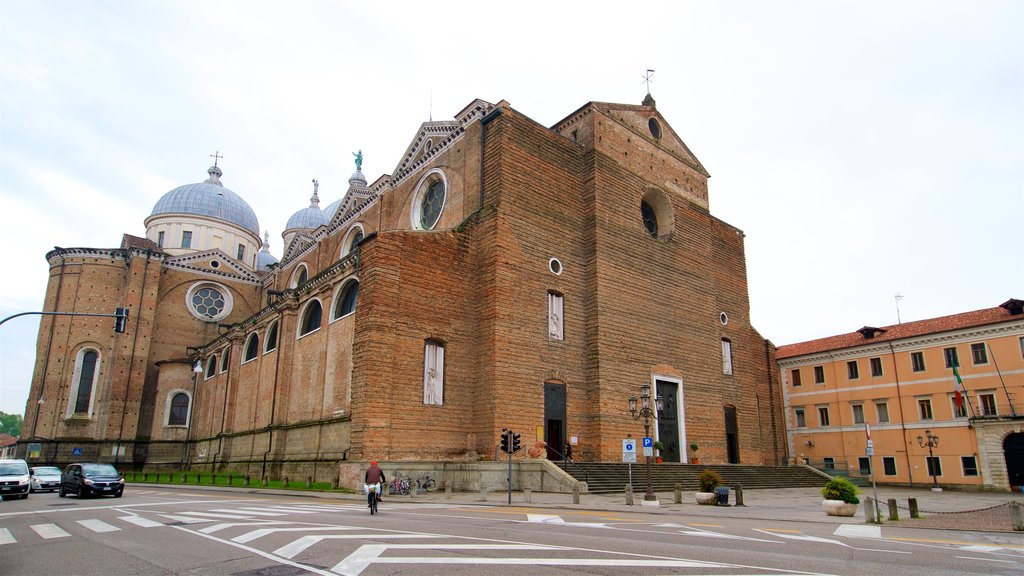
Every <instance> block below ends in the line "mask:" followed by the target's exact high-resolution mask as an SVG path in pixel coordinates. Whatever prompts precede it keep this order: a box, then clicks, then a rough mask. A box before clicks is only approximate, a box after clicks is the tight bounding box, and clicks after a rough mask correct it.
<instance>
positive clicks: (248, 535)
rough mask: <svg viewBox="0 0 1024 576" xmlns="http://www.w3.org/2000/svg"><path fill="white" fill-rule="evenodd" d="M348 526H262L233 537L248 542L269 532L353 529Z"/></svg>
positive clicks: (235, 540) (239, 541) (234, 539)
mask: <svg viewBox="0 0 1024 576" xmlns="http://www.w3.org/2000/svg"><path fill="white" fill-rule="evenodd" d="M352 529H353V528H350V527H348V526H303V527H301V528H260V529H258V530H253V531H252V532H246V533H245V534H242V535H241V536H235V537H234V538H232V539H231V541H232V542H238V543H240V544H245V543H246V542H252V541H253V540H255V539H257V538H262V537H264V536H266V535H267V534H274V533H276V532H300V531H301V532H305V531H307V530H352Z"/></svg>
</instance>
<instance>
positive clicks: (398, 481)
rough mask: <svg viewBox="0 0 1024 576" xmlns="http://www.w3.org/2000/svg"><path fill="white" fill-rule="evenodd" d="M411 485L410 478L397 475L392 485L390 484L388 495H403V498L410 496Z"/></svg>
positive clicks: (392, 480)
mask: <svg viewBox="0 0 1024 576" xmlns="http://www.w3.org/2000/svg"><path fill="white" fill-rule="evenodd" d="M410 484H411V481H410V480H409V477H408V476H405V475H403V474H401V473H396V474H395V477H394V478H392V479H391V483H390V484H388V494H401V495H403V496H408V495H409V486H410Z"/></svg>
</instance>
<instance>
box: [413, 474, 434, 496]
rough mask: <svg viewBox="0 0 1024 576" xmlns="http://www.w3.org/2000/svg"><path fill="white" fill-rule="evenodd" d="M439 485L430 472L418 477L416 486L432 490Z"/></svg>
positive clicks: (421, 489)
mask: <svg viewBox="0 0 1024 576" xmlns="http://www.w3.org/2000/svg"><path fill="white" fill-rule="evenodd" d="M436 485H437V483H436V482H434V479H433V478H431V477H430V475H429V474H422V475H420V477H419V478H417V479H416V488H417V489H418V490H419V491H423V492H430V491H431V490H433V489H434V487H435V486H436Z"/></svg>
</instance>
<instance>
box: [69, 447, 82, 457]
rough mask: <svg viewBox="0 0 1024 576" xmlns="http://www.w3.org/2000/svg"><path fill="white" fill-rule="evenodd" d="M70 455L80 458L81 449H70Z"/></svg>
mask: <svg viewBox="0 0 1024 576" xmlns="http://www.w3.org/2000/svg"><path fill="white" fill-rule="evenodd" d="M71 455H72V456H81V455H82V449H81V448H72V449H71Z"/></svg>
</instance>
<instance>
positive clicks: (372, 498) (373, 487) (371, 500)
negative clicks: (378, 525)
mask: <svg viewBox="0 0 1024 576" xmlns="http://www.w3.org/2000/svg"><path fill="white" fill-rule="evenodd" d="M378 486H380V484H367V485H366V501H367V505H368V506H369V507H370V516H373V515H374V514H376V513H377V487H378Z"/></svg>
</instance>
